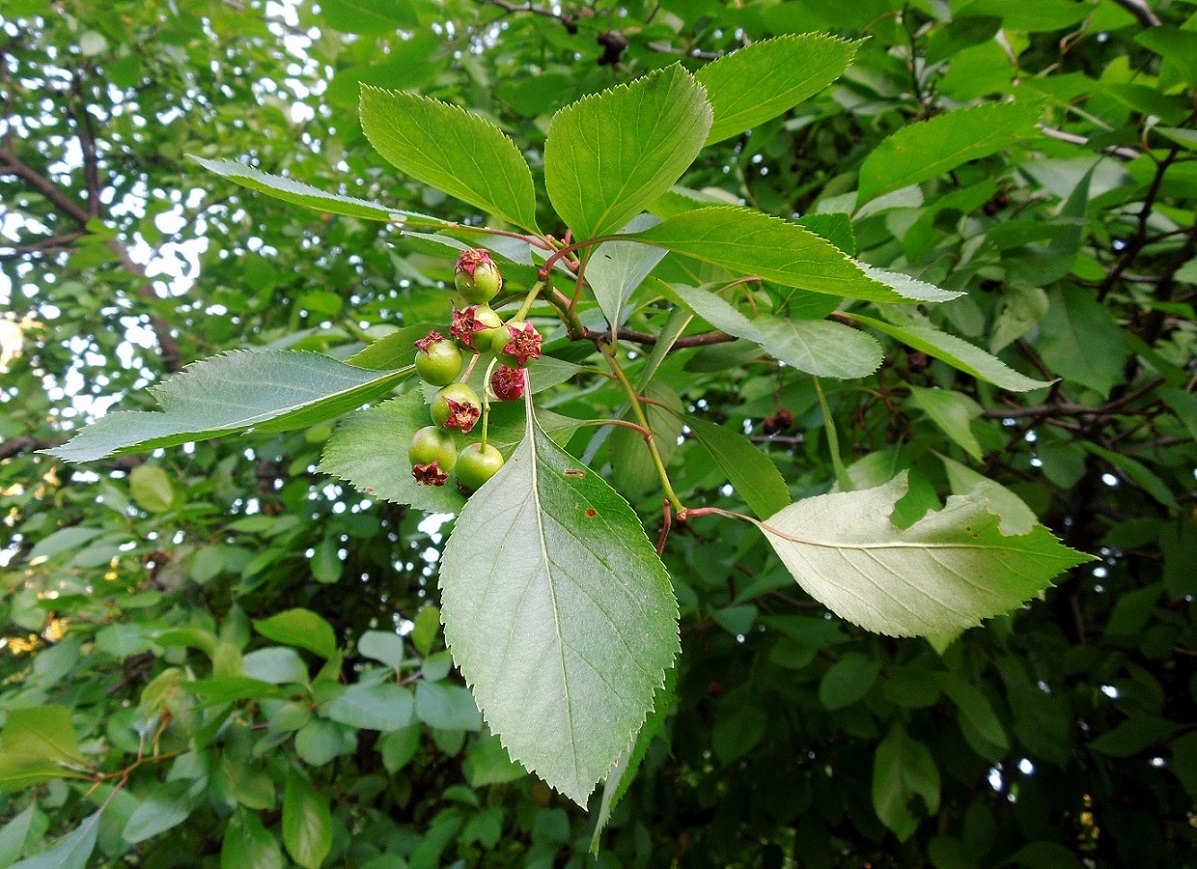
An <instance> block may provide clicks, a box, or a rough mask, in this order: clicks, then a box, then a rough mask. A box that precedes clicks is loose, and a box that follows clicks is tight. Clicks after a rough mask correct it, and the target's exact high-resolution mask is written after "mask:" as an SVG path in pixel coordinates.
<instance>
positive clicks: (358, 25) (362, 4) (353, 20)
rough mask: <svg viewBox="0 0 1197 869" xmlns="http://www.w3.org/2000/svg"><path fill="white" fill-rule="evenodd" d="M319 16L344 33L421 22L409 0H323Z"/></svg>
mask: <svg viewBox="0 0 1197 869" xmlns="http://www.w3.org/2000/svg"><path fill="white" fill-rule="evenodd" d="M320 17H321V18H323V19H324V20H325V21H326V22H328V26H329V27H331V28H332V29H333V30H339V31H341V32H342V33H368V34H372V33H394V32H395V31H396V30H398V29H400V28H401V27H404V26H408V27H410V26H411V25H414V24H416V23H418V21H417V19H416V17H415V15H414V14H413V13H412V9H411V4H410V3H408V2H406V0H323V2H322V3H321V4H320Z"/></svg>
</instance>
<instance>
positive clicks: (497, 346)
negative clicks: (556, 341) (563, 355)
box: [491, 320, 544, 368]
mask: <svg viewBox="0 0 1197 869" xmlns="http://www.w3.org/2000/svg"><path fill="white" fill-rule="evenodd" d="M543 340H544V339H543V338H541V337H540V333H539V332H537V331H536V327H535V326H533V325H532V324H531V323H525V322H524V321H522V320H510V321H508V323H507V324H506V325H504V326H503V328H502V329H500V330H499V332H498V334H496V335H495V337H494V341H493V342H492V343H491V349H492V350H493V351H494V352H495V355H496V356H498V357H499V361H500V362H502V363H503V364H504V365H507V366H510V367H511V368H524V367H525V366H527V364H528V362H529V360H532V359H539V358H540V345H541V342H542V341H543Z"/></svg>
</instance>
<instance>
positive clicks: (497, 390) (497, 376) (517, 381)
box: [490, 365, 527, 401]
mask: <svg viewBox="0 0 1197 869" xmlns="http://www.w3.org/2000/svg"><path fill="white" fill-rule="evenodd" d="M526 377H527V373H526V372H525V371H524V369H522V368H512V367H511V366H509V365H500V366H499V367H498V368H497V369H495V373H494V374H492V375H491V376H490V389H491V392H493V393H494V394H495V398H497V399H499V401H515V400H516V399H517V398H520V397H521V396H522V395H523V394H524V383H525V378H526Z"/></svg>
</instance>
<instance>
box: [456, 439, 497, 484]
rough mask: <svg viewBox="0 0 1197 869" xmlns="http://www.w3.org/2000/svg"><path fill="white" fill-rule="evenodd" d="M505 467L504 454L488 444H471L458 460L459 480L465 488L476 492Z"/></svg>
mask: <svg viewBox="0 0 1197 869" xmlns="http://www.w3.org/2000/svg"><path fill="white" fill-rule="evenodd" d="M501 467H503V454H502V453H500V452H499V451H498V450H497V449H495V448H494V447H492V446H491V445H490V444H487V445H486V446H485V447H484V446H482V444H470V445H469V446H467V447H466V448H465V449H464V450H462V451H461V456H460V457H459V458H458V460H457V482H458V483H459V484H460V485H461V487H462V488H463V489H468V490H469V491H471V492H476V491H478V490H479V489H481V488H482V485H483V484H484V483H485V482H486V481H487V480H489V479H490V478H491V477H493V476H494V475H495V474H496V473H498V471H499V468H501Z"/></svg>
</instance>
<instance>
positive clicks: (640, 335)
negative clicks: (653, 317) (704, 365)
mask: <svg viewBox="0 0 1197 869" xmlns="http://www.w3.org/2000/svg"><path fill="white" fill-rule="evenodd" d="M582 337H583V338H584V339H586V340H588V341H610V340H611V333H610V332H594V331H592V330H590V329H587V330H586V333H585V334H584V335H583V336H582ZM615 337H616V338H617V339H618V340H620V341H631V342H632V343H633V344H656V343H657V341H659V340H660V336H659V335H653V334H652V333H650V332H637V331H635V330H633V329H618V330H616V332H615ZM735 340H736V336H735V335H729V334H727V333H726V332H705V333H703V334H702V335H691V336H690V337H688V338H679V339H677V340H676V341H674V342H673V348H672V349H674V350H683V349H685V348H686V347H705V346H707V345H709V344H726V343H727V342H728V341H735Z"/></svg>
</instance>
